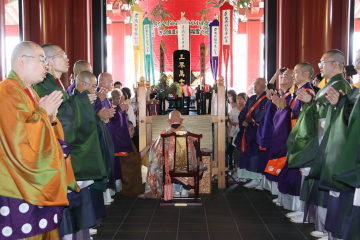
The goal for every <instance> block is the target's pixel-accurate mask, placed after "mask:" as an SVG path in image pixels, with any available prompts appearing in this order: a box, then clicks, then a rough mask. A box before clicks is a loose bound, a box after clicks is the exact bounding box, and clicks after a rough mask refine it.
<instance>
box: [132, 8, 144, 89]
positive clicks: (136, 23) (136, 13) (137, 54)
mask: <svg viewBox="0 0 360 240" xmlns="http://www.w3.org/2000/svg"><path fill="white" fill-rule="evenodd" d="M131 14H132V37H133V48H134V61H135V81H136V82H137V79H138V78H137V71H138V67H139V62H140V76H143V57H144V56H143V47H142V46H143V44H142V41H143V26H142V25H143V24H142V23H143V21H142V9H141V8H140V6H139V4H136V3H135V4H134V6H133V7H132V8H131Z"/></svg>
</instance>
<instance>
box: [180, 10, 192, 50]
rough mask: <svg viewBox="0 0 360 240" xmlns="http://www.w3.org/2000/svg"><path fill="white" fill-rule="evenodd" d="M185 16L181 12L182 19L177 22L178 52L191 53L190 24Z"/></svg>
mask: <svg viewBox="0 0 360 240" xmlns="http://www.w3.org/2000/svg"><path fill="white" fill-rule="evenodd" d="M184 15H185V12H181V19H180V20H179V21H178V22H177V29H178V50H187V51H190V36H189V34H190V24H189V20H187V19H186V18H185V17H184Z"/></svg>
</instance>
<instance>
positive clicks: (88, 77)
mask: <svg viewBox="0 0 360 240" xmlns="http://www.w3.org/2000/svg"><path fill="white" fill-rule="evenodd" d="M76 79H77V81H76V86H78V85H79V84H80V82H86V83H92V82H94V79H95V83H96V77H95V75H94V74H92V73H91V72H88V71H82V72H80V73H79V74H78V75H77V78H76Z"/></svg>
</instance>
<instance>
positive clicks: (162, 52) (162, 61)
mask: <svg viewBox="0 0 360 240" xmlns="http://www.w3.org/2000/svg"><path fill="white" fill-rule="evenodd" d="M164 48H165V47H164ZM164 48H163V46H161V44H160V73H163V72H165V49H164Z"/></svg>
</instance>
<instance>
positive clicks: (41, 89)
mask: <svg viewBox="0 0 360 240" xmlns="http://www.w3.org/2000/svg"><path fill="white" fill-rule="evenodd" d="M33 88H34V90H35V91H36V93H37V94H38V95H39V97H44V96H46V95H49V94H50V93H51V92H52V91H50V89H49V88H48V87H47V86H46V85H45V84H44V83H42V82H41V83H37V84H35V85H34V86H33Z"/></svg>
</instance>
